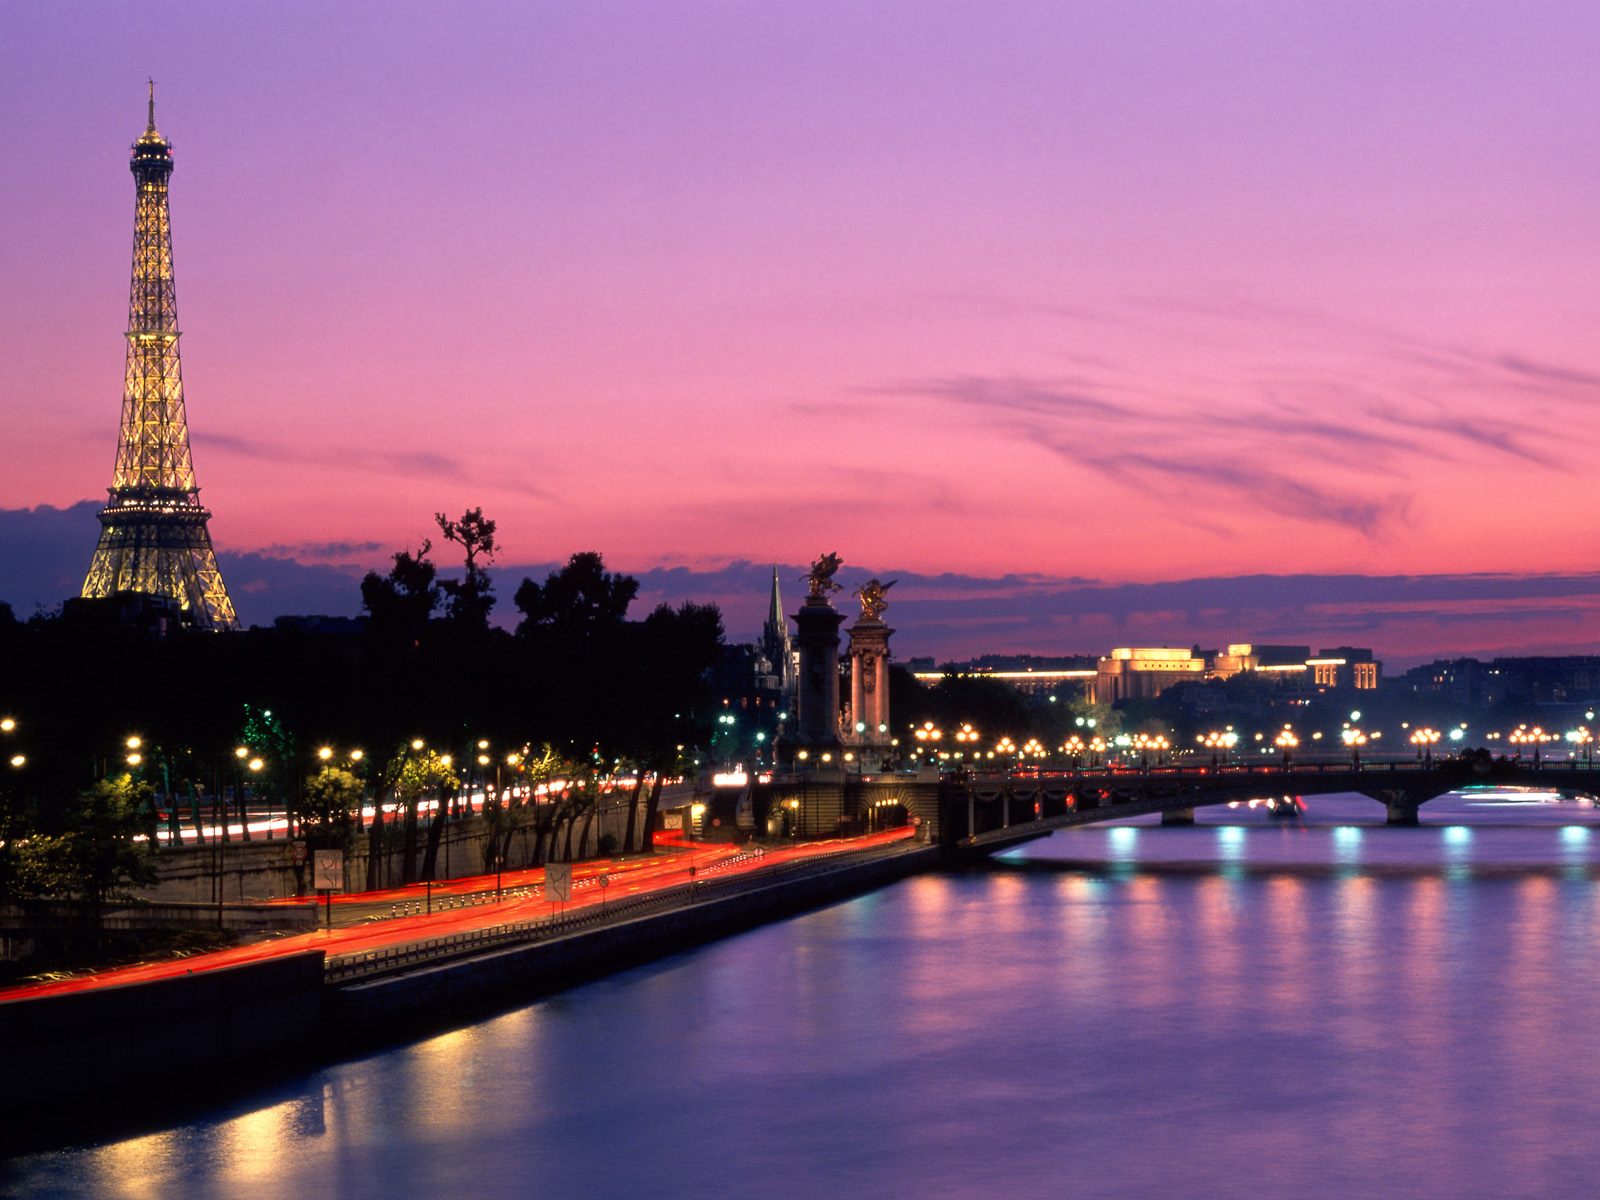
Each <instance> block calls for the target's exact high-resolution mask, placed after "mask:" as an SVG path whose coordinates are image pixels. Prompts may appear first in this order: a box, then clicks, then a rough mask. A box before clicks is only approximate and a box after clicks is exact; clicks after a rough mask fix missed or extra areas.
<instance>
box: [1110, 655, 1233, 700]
mask: <svg viewBox="0 0 1600 1200" xmlns="http://www.w3.org/2000/svg"><path fill="white" fill-rule="evenodd" d="M1206 668H1207V662H1206V658H1205V656H1204V655H1203V654H1202V653H1201V652H1200V651H1199V649H1198V648H1196V649H1189V650H1185V649H1182V648H1180V647H1175V646H1120V647H1118V648H1117V649H1115V650H1113V651H1112V652H1111V653H1110V654H1108V655H1106V656H1105V657H1104V658H1102V659H1101V660H1100V662H1099V664H1098V665H1097V667H1096V669H1095V678H1094V686H1093V691H1092V698H1093V700H1094V702H1095V703H1096V704H1115V703H1116V702H1117V701H1119V700H1149V699H1153V698H1154V697H1156V696H1159V695H1160V694H1161V693H1162V692H1164V691H1166V689H1167V688H1169V687H1171V686H1172V685H1173V684H1175V683H1190V682H1195V681H1198V680H1201V679H1204V678H1206Z"/></svg>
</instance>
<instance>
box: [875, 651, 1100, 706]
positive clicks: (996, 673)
mask: <svg viewBox="0 0 1600 1200" xmlns="http://www.w3.org/2000/svg"><path fill="white" fill-rule="evenodd" d="M907 665H908V666H909V667H910V668H911V673H912V674H913V675H914V676H915V677H916V679H917V682H918V683H923V684H927V685H929V686H930V687H931V686H932V685H934V684H936V683H938V682H939V681H940V680H941V679H943V678H945V676H947V675H970V676H975V677H977V678H981V679H993V680H995V681H996V682H998V683H1005V684H1009V685H1010V686H1012V687H1014V688H1016V689H1017V690H1018V691H1021V692H1025V693H1027V694H1028V695H1033V696H1041V695H1054V696H1061V697H1065V696H1079V695H1086V694H1087V693H1088V691H1089V688H1090V686H1091V685H1092V684H1093V682H1094V678H1095V674H1096V672H1095V660H1094V659H1093V658H1092V657H1090V656H1088V655H1056V656H1047V655H1038V654H985V655H982V656H980V657H978V658H974V659H969V660H968V661H966V662H963V663H946V664H945V665H944V667H943V668H936V667H935V666H934V665H933V659H931V658H914V659H912V660H911V661H910V662H909V663H908V664H907Z"/></svg>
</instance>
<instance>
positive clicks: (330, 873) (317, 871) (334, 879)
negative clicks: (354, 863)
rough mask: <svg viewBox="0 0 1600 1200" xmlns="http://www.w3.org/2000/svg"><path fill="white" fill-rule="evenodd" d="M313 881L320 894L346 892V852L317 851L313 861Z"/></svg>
mask: <svg viewBox="0 0 1600 1200" xmlns="http://www.w3.org/2000/svg"><path fill="white" fill-rule="evenodd" d="M311 879H312V886H313V887H315V888H316V890H317V891H319V892H342V891H344V851H343V850H318V851H316V853H315V854H313V855H312V859H311Z"/></svg>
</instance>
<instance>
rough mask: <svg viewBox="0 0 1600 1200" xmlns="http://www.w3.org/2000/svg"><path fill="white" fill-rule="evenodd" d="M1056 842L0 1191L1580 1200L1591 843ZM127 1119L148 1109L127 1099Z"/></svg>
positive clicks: (1331, 837) (1577, 813)
mask: <svg viewBox="0 0 1600 1200" xmlns="http://www.w3.org/2000/svg"><path fill="white" fill-rule="evenodd" d="M1310 805H1311V811H1310V812H1309V814H1308V815H1307V817H1306V819H1305V820H1304V821H1303V822H1300V823H1286V822H1273V821H1271V820H1270V819H1269V818H1267V817H1266V816H1265V815H1264V814H1263V813H1261V812H1260V811H1253V810H1248V809H1237V810H1229V809H1214V810H1206V811H1203V812H1202V814H1201V824H1199V825H1198V826H1196V827H1194V828H1191V829H1181V828H1179V829H1163V828H1158V827H1155V826H1153V825H1151V824H1149V823H1135V824H1129V825H1122V826H1116V827H1110V828H1094V829H1079V830H1073V831H1068V832H1063V833H1058V834H1057V835H1056V836H1054V837H1052V838H1049V839H1047V840H1044V841H1040V842H1035V843H1032V844H1030V845H1028V846H1026V847H1024V848H1023V849H1021V850H1018V851H1014V852H1012V853H1010V854H1008V855H1006V856H1004V857H1003V858H1001V859H999V860H997V861H996V862H994V863H993V864H991V865H989V866H988V867H986V868H983V869H978V870H973V871H971V872H967V873H961V874H953V875H938V876H923V877H919V878H915V879H911V880H907V881H905V882H903V883H901V884H898V885H896V886H893V887H890V888H886V889H884V890H882V891H879V892H876V893H873V894H871V895H866V896H862V897H860V898H858V899H855V900H852V901H849V902H846V903H841V904H836V905H833V906H831V907H828V908H826V909H822V910H820V911H817V912H813V913H810V914H808V915H805V916H802V917H799V918H796V919H793V920H789V921H784V922H781V923H779V924H775V925H770V926H766V927H764V928H761V929H757V930H754V931H752V932H750V933H747V934H744V935H742V936H739V937H735V938H731V939H729V940H726V941H723V942H720V943H717V944H714V945H711V946H707V947H704V948H701V949H699V950H696V951H693V952H691V953H687V954H681V955H677V956H675V957H673V958H670V959H666V960H663V961H661V962H658V963H655V964H652V965H649V966H646V967H643V968H640V969H637V970H632V971H628V972H626V973H623V974H620V975H617V976H614V977H612V978H610V979H606V980H603V981H601V982H598V983H594V984H590V985H588V986H585V987H582V988H578V989H575V990H573V991H570V992H567V993H564V994H562V995H559V996H556V997H554V998H551V999H547V1000H544V1001H541V1002H539V1003H536V1004H532V1005H529V1006H528V1007H525V1008H522V1009H519V1010H517V1011H514V1012H510V1013H507V1014H505V1015H503V1016H500V1017H498V1018H495V1019H492V1020H488V1021H484V1022H481V1023H479V1024H475V1025H471V1026H468V1027H465V1028H462V1029H460V1030H457V1031H455V1032H452V1033H447V1034H444V1035H442V1036H439V1037H434V1038H429V1039H427V1040H425V1041H422V1042H419V1043H416V1044H414V1045H410V1046H406V1047H403V1048H400V1049H396V1050H392V1051H389V1052H386V1053H383V1054H378V1055H374V1056H372V1057H368V1058H363V1059H360V1060H358V1061H353V1062H348V1063H343V1064H339V1065H336V1066H332V1067H328V1068H326V1069H323V1070H320V1071H317V1072H315V1073H313V1074H311V1075H309V1076H307V1077H305V1078H302V1079H300V1080H298V1081H294V1082H291V1083H288V1084H286V1085H284V1086H281V1087H279V1088H278V1089H276V1090H275V1091H272V1092H270V1093H267V1094H263V1095H261V1096H259V1097H257V1098H256V1100H255V1101H254V1102H252V1103H249V1104H246V1105H241V1106H237V1107H234V1108H231V1109H228V1110H226V1111H218V1112H214V1113H211V1114H208V1115H207V1116H206V1117H204V1118H203V1119H200V1120H195V1121H190V1122H186V1123H182V1124H179V1125H177V1126H175V1127H173V1128H170V1129H167V1130H165V1131H162V1132H158V1133H154V1134H151V1135H148V1136H143V1137H136V1138H131V1139H128V1140H124V1141H118V1142H115V1143H112V1144H108V1145H103V1146H91V1147H79V1148H73V1149H69V1150H65V1151H61V1152H57V1153H52V1154H42V1155H34V1156H31V1157H28V1158H24V1159H20V1160H17V1161H16V1162H14V1163H12V1164H10V1165H9V1166H8V1167H7V1168H5V1169H4V1171H3V1172H0V1187H3V1189H4V1190H5V1192H6V1194H9V1195H26V1196H94V1197H108V1198H124V1197H126V1198H133V1197H139V1198H146V1197H148V1198H157V1197H161V1198H165V1197H178V1196H182V1197H186V1198H203V1197H241V1198H242V1197H250V1198H252V1200H259V1198H267V1197H279V1196H282V1197H295V1198H296V1200H310V1198H317V1197H373V1198H378V1197H385V1198H387V1197H399V1196H427V1197H465V1198H474V1200H475V1198H478V1197H485V1198H495V1197H524V1196H539V1197H543V1196H549V1197H630V1198H632V1197H680V1196H681V1197H699V1196H714V1195H724V1196H734V1197H817V1196H830V1197H855V1196H862V1197H867V1196H871V1197H908V1198H912V1197H915V1198H918V1200H932V1198H938V1197H969V1196H984V1197H993V1196H1019V1197H1022V1196H1026V1197H1045V1196H1075V1197H1127V1196H1173V1197H1233V1196H1240V1197H1243V1196H1261V1197H1278V1196H1293V1197H1297V1198H1311V1197H1318V1198H1320V1197H1348V1196H1367V1195H1373V1196H1376V1195H1381V1196H1385V1197H1410V1196H1416V1197H1434V1198H1436V1197H1483V1196H1527V1197H1567V1196H1571V1197H1590V1196H1594V1195H1595V1194H1597V1191H1600V1149H1596V1144H1597V1143H1596V1136H1595V1131H1596V1128H1597V1126H1600V942H1597V938H1596V933H1597V931H1600V890H1597V885H1596V882H1595V880H1596V878H1597V877H1600V829H1596V828H1595V827H1594V823H1595V822H1596V820H1597V817H1600V814H1597V812H1596V810H1595V809H1593V808H1590V807H1587V806H1580V805H1579V804H1578V803H1577V802H1574V801H1571V800H1567V801H1562V802H1555V801H1554V800H1552V799H1548V798H1547V799H1546V800H1544V801H1543V802H1540V801H1538V800H1537V799H1536V798H1532V799H1531V798H1529V797H1527V796H1518V795H1496V794H1492V793H1491V794H1484V795H1479V796H1475V797H1471V798H1468V797H1447V798H1444V799H1441V800H1439V801H1435V802H1434V803H1433V804H1430V805H1428V806H1427V807H1425V808H1424V809H1423V819H1424V822H1425V824H1424V826H1423V827H1422V828H1419V829H1389V828H1385V827H1384V826H1383V825H1382V824H1381V817H1382V810H1381V808H1380V807H1379V806H1378V805H1376V804H1374V803H1373V802H1372V801H1369V800H1362V799H1357V798H1354V797H1350V798H1326V799H1324V798H1313V799H1312V800H1311V801H1310ZM150 1103H151V1105H152V1107H153V1109H154V1110H155V1111H159V1104H160V1099H159V1097H151V1100H150Z"/></svg>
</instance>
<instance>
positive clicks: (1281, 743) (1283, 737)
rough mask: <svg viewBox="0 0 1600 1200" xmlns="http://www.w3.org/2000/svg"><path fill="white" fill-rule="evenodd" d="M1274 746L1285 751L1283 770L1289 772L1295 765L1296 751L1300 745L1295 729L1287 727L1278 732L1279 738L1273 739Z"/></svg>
mask: <svg viewBox="0 0 1600 1200" xmlns="http://www.w3.org/2000/svg"><path fill="white" fill-rule="evenodd" d="M1272 744H1273V745H1274V746H1276V747H1277V748H1278V749H1279V750H1282V751H1283V769H1284V770H1285V771H1287V770H1288V769H1289V767H1290V766H1291V765H1293V763H1294V751H1295V747H1297V746H1298V745H1300V739H1299V738H1297V737H1296V736H1295V734H1294V730H1293V729H1291V728H1290V727H1289V726H1287V725H1285V726H1284V727H1283V728H1282V729H1281V730H1279V731H1278V736H1277V737H1275V738H1273V739H1272Z"/></svg>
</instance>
